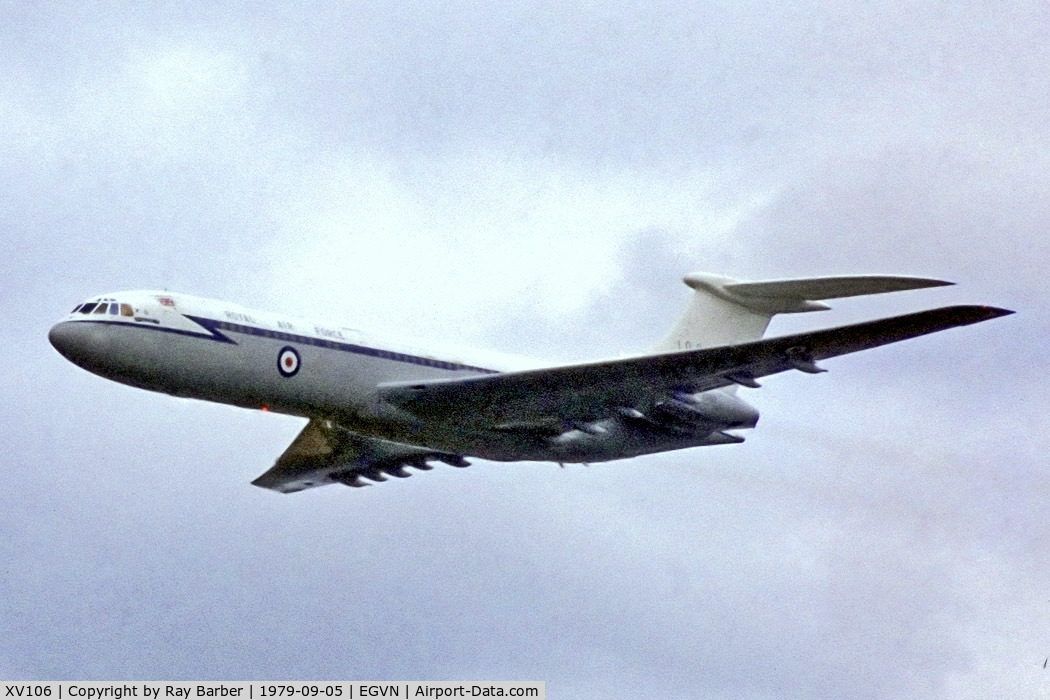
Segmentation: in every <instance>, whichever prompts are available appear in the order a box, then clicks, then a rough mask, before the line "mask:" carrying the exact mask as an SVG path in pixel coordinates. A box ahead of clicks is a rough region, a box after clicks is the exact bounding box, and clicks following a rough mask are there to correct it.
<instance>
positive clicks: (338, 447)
mask: <svg viewBox="0 0 1050 700" xmlns="http://www.w3.org/2000/svg"><path fill="white" fill-rule="evenodd" d="M684 282H685V283H686V284H687V285H688V286H689V287H691V288H692V289H693V290H694V291H693V295H692V298H691V300H690V302H689V304H688V306H687V308H686V309H685V311H684V313H682V315H681V316H680V317H679V319H678V320H677V322H676V323H675V325H674V326H673V327H672V328H671V330H670V332H669V333H668V334H667V335H666V336H665V337H664V338H663V339H662V340H661V341H660V342H659V343H657V344H656V345H655V346H654V347H653V348H651V349H650V350H649V351H648V352H646V353H643V354H638V355H633V356H628V357H623V358H618V359H607V360H599V361H595V362H586V363H578V364H567V365H560V366H550V365H546V364H544V363H542V362H539V361H536V360H534V359H530V358H526V357H522V356H517V355H511V354H505V353H497V352H487V351H477V350H467V349H463V348H457V347H452V346H438V345H432V344H427V346H426V347H424V345H422V344H420V343H418V342H414V341H406V340H399V339H394V338H382V337H377V336H375V335H371V334H366V333H364V332H362V331H359V330H355V329H352V328H346V327H341V326H335V325H329V324H322V323H314V322H310V321H305V320H302V319H299V318H290V317H285V316H280V315H276V314H272V313H266V312H263V311H254V310H250V309H246V308H244V307H242V306H239V305H236V304H231V303H226V302H222V301H216V300H211V299H203V298H199V297H194V296H189V295H185V294H175V293H170V292H158V291H130V292H119V293H114V294H104V295H101V296H96V297H93V298H91V299H89V300H88V301H85V302H84V303H82V304H79V305H77V306H76V308H74V309H73V310H72V311H71V312H70V313H69V314H68V315H67V316H65V317H64V318H63V319H62V320H60V321H59V322H58V323H57V324H56V325H55V326H54V327H53V328H51V330H50V332H49V334H48V338H49V340H50V342H51V344H52V345H53V346H54V347H55V349H56V350H57V351H58V352H59V353H61V354H62V355H63V356H64V357H66V358H67V359H68V360H70V361H71V362H73V363H74V364H77V365H79V366H80V367H82V368H84V369H86V370H88V371H90V372H93V373H95V374H98V375H100V376H102V377H106V378H108V379H112V380H115V381H118V382H122V383H124V384H128V385H131V386H134V387H139V388H142V389H148V390H151V391H158V392H163V393H166V394H170V395H173V396H178V397H190V398H195V399H202V400H205V401H216V402H219V403H225V404H231V405H234V406H241V407H245V408H250V409H262V410H264V411H274V412H278V413H284V414H290V415H294V416H301V417H304V418H307V419H308V422H307V424H306V426H305V427H304V428H303V430H302V432H301V433H300V434H299V435H298V436H297V437H296V439H295V440H294V441H293V442H292V444H291V445H290V446H289V447H288V448H287V450H286V451H285V452H284V453H283V454H282V455H281V456H280V457H279V458H278V459H277V461H276V463H275V464H274V466H273V467H272V468H271V469H269V470H268V471H266V472H265V473H263V474H262V475H261V476H259V477H258V478H257V479H255V480H254V481H253V482H252V483H253V484H254V485H256V486H260V487H263V488H267V489H271V490H274V491H278V492H281V493H293V492H296V491H302V490H303V489H307V488H312V487H317V486H324V485H327V484H335V483H339V484H345V485H347V486H352V487H361V486H367V485H370V484H373V483H377V482H382V481H386V480H387V479H388V477H397V478H404V477H407V476H410V475H411V473H412V472H410V471H409V469H414V470H421V471H426V470H430V469H432V468H433V464H432V463H445V464H448V465H451V466H454V467H465V466H468V465H469V462H468V460H467V458H468V457H471V458H479V459H486V460H494V461H500V462H510V461H522V460H528V461H547V462H557V463H560V464H562V465H564V464H566V463H592V462H605V461H611V460H617V459H624V458H629V457H636V456H639V455H645V454H651V453H655V452H664V451H668V450H679V449H685V448H692V447H700V446H705V445H723V444H733V443H740V442H743V441H744V438H743V437H742V436H741V435H740V434H739V431H741V430H747V429H750V428H754V427H755V426H756V424H757V423H758V417H759V414H758V411H757V410H756V409H755V408H754V407H753V406H751V405H750V404H748V403H747V402H746V401H744V400H743V399H741V398H740V397H739V396H738V395H737V394H738V392H737V389H738V388H739V387H741V386H742V387H749V388H757V387H759V383H758V379H760V378H762V377H765V376H769V375H772V374H777V373H780V372H785V371H789V370H798V371H801V372H805V373H810V374H816V373H819V372H823V371H825V370H824V368H823V367H821V366H820V365H818V364H817V363H818V362H819V361H822V360H825V359H827V358H831V357H836V356H839V355H844V354H847V353H852V352H857V351H859V350H866V349H868V348H874V347H877V346H880V345H885V344H888V343H894V342H897V341H901V340H905V339H908V338H913V337H916V336H921V335H925V334H928V333H935V332H938V331H942V330H946V329H949V328H953V327H956V326H963V325H968V324H972V323H978V322H981V321H987V320H990V319H993V318H997V317H999V316H1004V315H1007V314H1011V313H1013V312H1012V311H1009V310H1007V309H1000V308H995V307H989V306H948V307H942V308H937V309H930V310H927V311H920V312H918V313H911V314H907V315H903V316H894V317H890V318H882V319H878V320H874V321H867V322H864V323H856V324H852V325H847V326H841V327H837V328H829V329H824V330H817V331H810V332H805V333H796V334H793V335H786V336H780V337H772V338H763V335H764V334H765V331H766V329H767V327H768V325H769V322H770V320H771V319H772V318H773V316H775V315H777V314H788V313H804V312H812V311H822V310H827V309H829V308H830V307H829V306H828V305H827V304H824V303H823V301H822V300H827V299H837V298H843V297H852V296H859V295H867V294H882V293H887V292H896V291H904V290H913V289H922V288H927V287H938V286H943V285H948V284H951V283H950V282H944V281H941V280H935V279H924V278H919V277H899V276H885V275H861V276H843V277H815V278H804V279H786V280H772V281H741V280H737V279H733V278H730V277H725V276H722V275H714V274H708V273H692V274H689V275H686V276H685V277H684Z"/></svg>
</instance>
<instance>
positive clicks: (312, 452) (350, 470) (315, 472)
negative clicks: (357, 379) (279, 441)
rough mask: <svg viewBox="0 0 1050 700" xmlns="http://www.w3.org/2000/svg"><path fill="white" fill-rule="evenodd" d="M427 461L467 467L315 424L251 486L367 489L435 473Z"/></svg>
mask: <svg viewBox="0 0 1050 700" xmlns="http://www.w3.org/2000/svg"><path fill="white" fill-rule="evenodd" d="M428 460H433V461H438V462H444V463H445V464H449V465H451V466H454V467H466V466H468V465H469V462H467V461H466V460H465V459H463V457H462V456H460V455H455V454H450V453H448V452H440V451H437V450H427V449H424V448H421V447H413V446H412V445H405V444H402V443H399V442H391V441H389V440H380V439H379V438H369V437H364V436H363V435H358V434H356V433H352V432H350V431H348V430H346V429H344V428H342V427H340V426H339V425H338V424H336V423H333V422H332V421H328V420H319V419H311V420H310V422H309V423H307V424H306V427H305V428H303V430H302V432H301V433H299V436H298V437H296V438H295V440H294V441H293V442H292V444H291V445H289V446H288V449H287V450H285V451H284V454H282V455H281V456H280V457H279V458H278V459H277V463H276V464H274V465H273V467H272V468H271V469H270V470H269V471H267V472H265V473H264V474H262V475H261V476H259V478H257V479H256V480H255V481H253V482H252V484H253V485H255V486H260V487H262V488H264V489H271V490H273V491H279V492H281V493H295V492H296V491H302V490H303V489H308V488H313V487H315V486H325V485H327V484H333V483H338V484H346V485H347V486H354V487H360V486H368V485H370V483H371V482H374V481H386V477H387V475H389V476H395V477H398V478H402V479H403V478H405V477H408V476H411V475H412V474H411V472H409V471H407V469H406V468H407V467H413V468H415V469H420V470H424V471H425V470H429V469H433V467H432V466H430V465H429V464H427V461H428Z"/></svg>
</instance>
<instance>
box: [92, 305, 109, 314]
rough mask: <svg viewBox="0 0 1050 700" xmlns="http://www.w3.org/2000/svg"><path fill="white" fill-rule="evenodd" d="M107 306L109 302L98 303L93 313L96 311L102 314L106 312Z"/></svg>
mask: <svg viewBox="0 0 1050 700" xmlns="http://www.w3.org/2000/svg"><path fill="white" fill-rule="evenodd" d="M108 307H109V304H99V305H98V306H97V307H95V311H94V313H96V314H104V313H106V309H107V308H108Z"/></svg>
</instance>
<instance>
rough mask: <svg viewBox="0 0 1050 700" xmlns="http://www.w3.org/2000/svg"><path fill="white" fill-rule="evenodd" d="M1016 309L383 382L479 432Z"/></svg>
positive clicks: (970, 309)
mask: <svg viewBox="0 0 1050 700" xmlns="http://www.w3.org/2000/svg"><path fill="white" fill-rule="evenodd" d="M1011 313H1013V312H1012V311H1009V310H1007V309H999V308H995V307H988V306H948V307H943V308H939V309H931V310H928V311H920V312H918V313H912V314H907V315H903V316H894V317H891V318H884V319H879V320H876V321H868V322H865V323H858V324H854V325H849V326H840V327H837V328H829V329H825V330H819V331H812V332H808V333H798V334H795V335H788V336H781V337H777V338H767V339H764V340H757V341H754V342H749V343H742V344H739V345H728V346H721V347H713V348H705V349H700V350H687V351H683V352H672V353H663V354H656V355H646V356H641V357H633V358H627V359H620V360H610V361H604V362H593V363H586V364H578V365H568V366H562V367H554V368H547V369H538V370H527V371H522V372H508V373H504V374H492V375H484V376H475V377H464V378H460V379H451V380H430V381H421V382H398V383H388V384H381V385H380V386H379V387H378V398H380V399H381V400H383V401H386V402H388V403H390V404H392V405H394V406H397V407H398V408H401V409H404V410H406V411H408V412H410V413H412V414H414V415H416V416H418V417H419V418H421V419H424V420H435V421H438V422H442V421H449V422H450V421H455V422H456V423H457V424H458V425H460V426H463V425H464V424H472V425H473V426H475V427H477V428H479V429H485V428H489V429H491V428H492V427H493V426H498V425H503V424H515V423H530V422H535V421H543V420H550V419H551V418H557V419H560V420H562V421H570V422H571V421H591V420H598V419H600V418H602V417H604V416H606V415H608V414H609V413H610V412H611V411H616V410H618V409H623V408H625V407H627V408H632V407H637V406H639V405H644V404H645V403H646V402H647V401H651V400H652V397H654V396H659V395H662V394H666V393H668V392H675V391H688V392H700V391H707V390H710V389H717V388H719V387H725V386H729V385H731V384H742V385H745V386H758V384H757V381H756V379H758V378H760V377H764V376H768V375H771V374H777V373H779V372H784V371H787V370H790V369H797V370H801V371H803V372H811V373H815V372H821V371H823V370H822V369H821V368H820V367H818V366H817V364H816V363H817V362H818V361H820V360H823V359H827V358H830V357H837V356H839V355H845V354H848V353H853V352H858V351H860V350H867V349H869V348H874V347H878V346H880V345H887V344H889V343H895V342H898V341H901V340H906V339H908V338H914V337H917V336H921V335H927V334H929V333H936V332H938V331H943V330H947V329H949V328H954V327H956V326H965V325H969V324H973V323H980V322H981V321H988V320H991V319H993V318H997V317H999V316H1005V315H1007V314H1011Z"/></svg>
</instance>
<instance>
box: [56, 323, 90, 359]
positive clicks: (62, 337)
mask: <svg viewBox="0 0 1050 700" xmlns="http://www.w3.org/2000/svg"><path fill="white" fill-rule="evenodd" d="M89 326H90V324H87V323H77V322H75V321H62V322H60V323H56V324H55V325H54V326H52V328H51V330H50V331H48V333H47V339H48V341H50V342H51V345H52V347H54V348H55V350H58V352H59V354H61V355H62V357H64V358H66V359H67V360H69V361H70V362H72V363H74V364H77V365H80V366H84V365H85V364H86V363H90V362H91V360H92V359H94V358H95V356H96V355H97V354H98V350H99V348H98V347H97V346H98V342H96V341H97V338H96V337H95V333H94V330H95V329H93V328H90V327H89Z"/></svg>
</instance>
